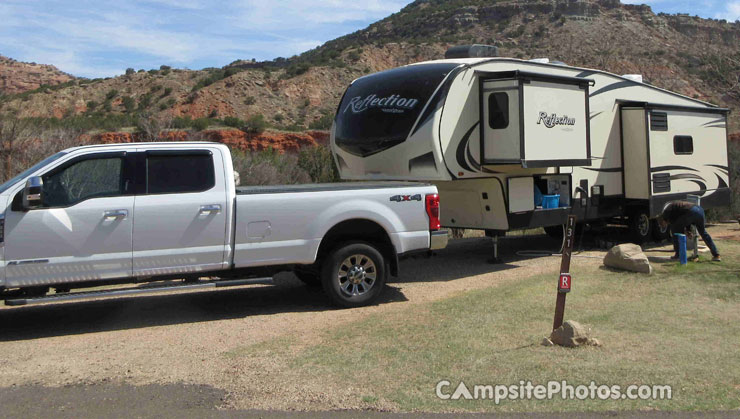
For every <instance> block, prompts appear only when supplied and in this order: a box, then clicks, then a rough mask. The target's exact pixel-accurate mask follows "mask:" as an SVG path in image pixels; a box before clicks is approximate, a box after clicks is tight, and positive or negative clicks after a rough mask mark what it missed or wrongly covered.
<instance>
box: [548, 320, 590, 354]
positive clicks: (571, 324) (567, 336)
mask: <svg viewBox="0 0 740 419" xmlns="http://www.w3.org/2000/svg"><path fill="white" fill-rule="evenodd" d="M549 340H550V341H551V342H552V343H554V344H555V345H559V346H567V347H569V348H575V347H577V346H583V345H591V346H601V343H600V342H599V341H598V340H597V339H594V338H591V337H590V336H589V335H588V331H587V330H586V328H585V327H583V326H582V325H581V324H580V323H578V322H575V321H573V320H568V321H566V322H565V323H563V325H562V326H560V327H558V328H557V329H555V330H553V331H552V334H550V339H549ZM544 344H545V342H544V341H543V345H544Z"/></svg>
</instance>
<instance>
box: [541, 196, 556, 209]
mask: <svg viewBox="0 0 740 419" xmlns="http://www.w3.org/2000/svg"><path fill="white" fill-rule="evenodd" d="M559 206H560V195H542V208H546V209H550V208H557V207H559Z"/></svg>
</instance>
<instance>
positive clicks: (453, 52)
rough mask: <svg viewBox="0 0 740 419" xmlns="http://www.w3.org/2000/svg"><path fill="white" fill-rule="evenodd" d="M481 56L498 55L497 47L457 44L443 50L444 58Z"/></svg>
mask: <svg viewBox="0 0 740 419" xmlns="http://www.w3.org/2000/svg"><path fill="white" fill-rule="evenodd" d="M483 57H498V47H494V46H492V45H481V44H474V45H459V46H456V47H450V49H448V50H447V52H445V58H447V59H450V58H483Z"/></svg>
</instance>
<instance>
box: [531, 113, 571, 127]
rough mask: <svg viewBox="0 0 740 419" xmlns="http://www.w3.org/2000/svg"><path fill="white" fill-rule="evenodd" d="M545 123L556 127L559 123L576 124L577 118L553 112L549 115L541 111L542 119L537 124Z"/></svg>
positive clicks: (547, 125)
mask: <svg viewBox="0 0 740 419" xmlns="http://www.w3.org/2000/svg"><path fill="white" fill-rule="evenodd" d="M542 123H544V124H545V126H546V127H547V128H555V127H556V126H557V125H575V124H576V119H575V118H569V117H568V116H567V115H566V116H558V114H556V113H553V114H550V115H548V114H547V112H540V119H539V120H538V121H537V125H540V124H542Z"/></svg>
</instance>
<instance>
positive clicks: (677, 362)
mask: <svg viewBox="0 0 740 419" xmlns="http://www.w3.org/2000/svg"><path fill="white" fill-rule="evenodd" d="M718 245H719V247H720V249H721V250H722V254H723V258H724V262H722V263H712V262H710V261H709V260H708V258H707V257H706V256H703V259H702V260H701V261H699V262H695V263H690V264H689V265H688V266H686V267H680V266H678V264H677V263H665V264H655V263H654V266H655V268H656V273H655V274H654V275H652V276H646V275H640V274H629V273H616V272H611V271H607V270H604V269H603V268H595V267H589V268H579V263H578V259H574V261H573V267H572V270H571V271H572V273H573V276H574V285H573V292H572V293H571V294H569V296H568V302H567V309H566V316H565V318H566V319H573V320H576V321H579V322H581V323H582V324H584V325H586V326H588V327H590V328H591V329H592V334H593V336H594V337H597V338H598V339H599V340H600V341H601V342H602V345H603V346H602V347H598V348H597V347H586V348H578V349H567V348H561V347H543V346H540V345H539V343H540V341H541V340H542V338H543V337H544V336H546V335H547V334H548V333H549V331H550V328H551V325H552V317H553V310H554V303H555V287H556V283H557V273H556V272H553V273H552V274H551V275H546V276H536V277H531V278H522V279H521V280H520V281H517V282H515V283H514V284H510V285H506V286H499V287H493V288H488V289H483V290H479V291H470V292H467V293H464V294H461V295H459V296H456V297H453V298H449V299H446V300H442V301H437V302H434V303H429V304H423V305H418V304H417V305H409V306H408V308H404V309H403V310H400V311H399V310H396V311H394V312H393V313H391V314H377V315H373V316H371V317H369V318H365V319H363V320H360V321H357V322H354V323H350V324H349V325H345V326H342V327H341V328H335V329H332V330H330V331H329V332H327V333H326V335H324V336H322V338H321V340H320V342H319V343H318V344H313V345H311V346H308V347H304V348H302V349H300V350H299V351H295V350H293V351H291V350H290V345H291V340H290V339H287V340H286V338H281V339H277V340H275V341H272V342H268V343H266V344H265V343H263V344H260V345H258V346H253V347H245V348H242V349H243V350H240V351H237V352H235V353H232V354H230V356H236V357H239V356H252V355H257V354H258V353H260V354H265V353H270V354H272V356H275V357H278V360H277V361H276V362H282V363H285V365H288V366H289V368H290V370H291V372H292V373H294V374H295V375H296V376H297V377H298V379H299V380H300V377H312V381H313V382H316V379H317V377H318V379H319V380H320V382H326V383H332V385H337V386H347V387H353V388H357V389H360V390H359V391H358V393H357V397H358V399H359V401H360V402H362V403H363V405H364V406H366V407H367V408H369V409H372V408H389V407H390V408H392V409H394V410H401V411H414V410H421V411H432V412H436V411H541V412H557V411H603V410H702V411H706V410H732V409H738V408H740V347H739V346H738V345H739V344H740V257H738V256H740V242H737V241H727V240H725V241H722V240H720V241H718ZM429 286H434V284H430V285H429ZM342 313H343V311H337V315H342ZM442 379H446V380H448V381H450V382H451V383H452V386H451V388H450V389H449V390H448V391H449V392H450V393H451V392H452V391H453V390H454V388H455V386H457V384H458V383H459V382H460V381H464V382H465V383H466V384H467V385H468V386H469V387H470V389H471V391H472V388H473V385H476V384H481V385H488V384H491V385H496V384H506V385H510V384H518V383H519V381H520V380H525V381H526V380H530V381H532V382H533V383H534V384H545V383H547V382H548V381H550V380H567V381H568V382H569V384H571V385H579V384H586V385H588V384H589V383H590V382H591V381H595V382H596V383H597V384H606V385H610V386H611V385H621V386H625V387H626V386H627V385H630V384H649V385H651V384H666V385H671V386H672V391H673V394H672V399H671V400H649V401H648V400H645V401H643V400H607V401H602V400H562V399H560V398H556V399H553V400H543V401H540V400H522V401H509V400H506V401H503V402H502V403H500V404H499V405H496V404H494V402H493V401H491V400H477V401H476V400H457V401H451V400H446V401H445V400H440V399H438V398H437V397H436V396H435V385H436V383H437V382H439V381H440V380H442Z"/></svg>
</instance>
